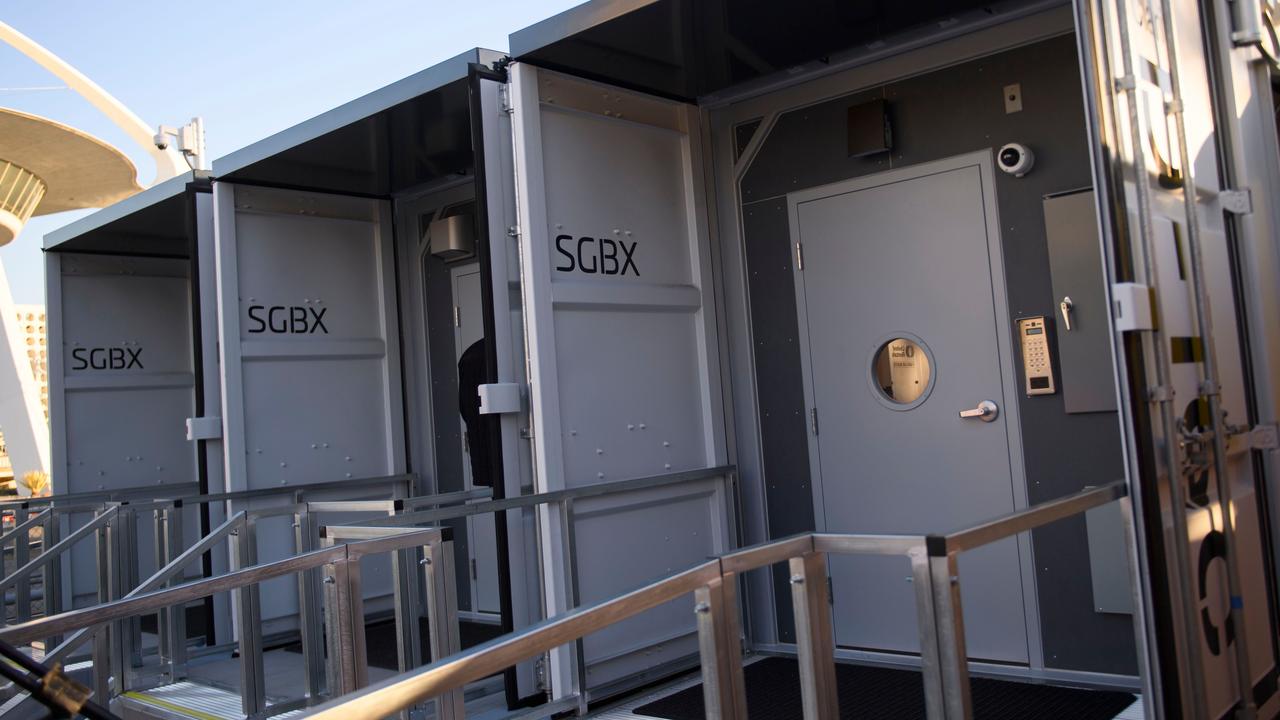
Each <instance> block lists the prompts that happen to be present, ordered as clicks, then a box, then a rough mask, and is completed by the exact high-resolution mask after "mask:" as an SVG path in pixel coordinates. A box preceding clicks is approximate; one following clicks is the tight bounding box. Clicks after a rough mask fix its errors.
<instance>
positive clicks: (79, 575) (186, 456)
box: [47, 253, 198, 603]
mask: <svg viewBox="0 0 1280 720" xmlns="http://www.w3.org/2000/svg"><path fill="white" fill-rule="evenodd" d="M47 258H48V264H47V266H48V271H49V295H50V298H51V300H52V301H51V302H50V304H49V308H48V311H47V314H48V316H49V318H48V319H49V324H48V331H49V343H50V349H51V352H50V355H49V374H50V380H51V382H50V386H51V387H50V414H51V423H52V426H53V429H54V436H55V439H56V442H55V445H54V448H55V465H54V468H53V473H52V475H53V482H54V488H55V489H56V491H57V492H59V493H79V492H97V491H104V490H117V489H124V488H132V487H139V486H150V485H154V486H155V487H156V489H157V494H158V495H163V494H164V492H165V490H164V488H165V486H172V487H173V488H174V493H175V494H182V493H191V492H194V489H195V487H196V486H195V483H197V482H198V477H197V465H196V456H195V453H194V452H193V448H192V446H191V443H189V442H187V440H186V432H185V427H186V418H188V417H190V416H191V415H192V414H193V412H194V407H195V405H194V403H195V394H194V392H195V391H194V378H193V374H192V369H193V363H192V335H191V302H190V291H191V280H190V277H189V264H188V261H187V260H186V259H184V258H157V257H139V256H118V255H89V254H79V253H77V254H72V253H50V254H49V255H48V256H47ZM55 346H56V348H57V351H56V352H52V349H53V348H54V347H55ZM88 519H89V518H88V516H75V517H72V518H71V520H70V522H71V526H72V527H78V526H79V525H80V524H82V523H83V522H86V521H87V520H88ZM146 519H147V520H149V516H148V518H146ZM194 523H195V516H194V514H192V515H191V517H189V518H188V522H187V526H188V527H189V528H190V530H189V532H188V535H191V534H192V533H194V532H195V531H196V528H197V527H198V526H196V525H195V524H194ZM139 526H140V527H141V528H142V529H143V532H142V534H141V535H140V537H139V545H138V557H139V559H140V572H141V573H143V574H145V573H147V572H148V571H150V570H152V569H153V568H154V562H153V560H154V557H153V549H152V548H153V547H154V545H153V541H152V539H151V536H150V524H149V522H140V523H139ZM96 565H97V563H96V559H95V555H94V550H93V543H92V542H89V541H86V542H82V543H79V544H78V545H77V546H76V547H75V548H74V549H73V550H72V554H71V568H72V569H71V571H70V581H71V582H70V586H69V597H65V598H64V601H67V600H70V601H71V602H77V603H86V602H92V601H94V599H95V597H96V595H95V594H96V592H97V587H98V572H97V567H96Z"/></svg>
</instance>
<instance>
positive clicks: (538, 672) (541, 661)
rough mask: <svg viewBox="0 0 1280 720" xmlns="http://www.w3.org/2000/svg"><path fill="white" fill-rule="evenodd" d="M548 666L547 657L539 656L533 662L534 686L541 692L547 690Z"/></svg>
mask: <svg viewBox="0 0 1280 720" xmlns="http://www.w3.org/2000/svg"><path fill="white" fill-rule="evenodd" d="M547 664H548V656H547V655H539V656H538V658H537V659H536V660H534V661H533V680H534V685H536V686H537V688H538V689H539V690H546V689H547Z"/></svg>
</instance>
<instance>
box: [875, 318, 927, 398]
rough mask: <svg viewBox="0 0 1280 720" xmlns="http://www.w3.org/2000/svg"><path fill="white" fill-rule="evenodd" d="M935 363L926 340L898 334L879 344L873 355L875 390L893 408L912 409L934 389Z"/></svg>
mask: <svg viewBox="0 0 1280 720" xmlns="http://www.w3.org/2000/svg"><path fill="white" fill-rule="evenodd" d="M934 373H935V363H934V360H933V353H932V352H930V350H929V347H928V346H927V345H925V344H924V341H923V340H921V339H920V338H918V337H916V336H914V335H912V334H910V333H895V334H893V335H890V336H889V337H887V338H884V339H882V340H881V341H880V342H878V343H877V344H876V350H875V352H874V353H873V354H872V357H871V377H870V380H871V388H872V393H873V394H874V395H875V397H876V399H877V400H879V401H880V403H881V404H882V405H884V406H885V407H887V408H889V409H890V410H910V409H912V408H914V407H917V406H919V405H920V403H923V402H924V401H925V400H927V399H928V398H929V393H930V392H932V391H933V380H934Z"/></svg>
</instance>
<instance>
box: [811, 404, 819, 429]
mask: <svg viewBox="0 0 1280 720" xmlns="http://www.w3.org/2000/svg"><path fill="white" fill-rule="evenodd" d="M809 425H810V427H811V428H812V429H813V434H814V435H817V434H818V408H816V407H815V408H810V409H809Z"/></svg>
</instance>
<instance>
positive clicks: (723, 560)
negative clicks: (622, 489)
mask: <svg viewBox="0 0 1280 720" xmlns="http://www.w3.org/2000/svg"><path fill="white" fill-rule="evenodd" d="M530 497H537V496H530ZM1115 501H1119V502H1120V504H1121V515H1122V516H1123V518H1124V522H1125V525H1126V532H1125V536H1126V542H1127V543H1128V544H1129V548H1128V550H1129V554H1130V556H1132V555H1133V552H1134V550H1133V547H1132V540H1133V525H1132V507H1131V504H1130V500H1129V498H1128V496H1127V487H1126V485H1125V483H1124V482H1123V481H1117V482H1114V483H1111V484H1109V485H1105V486H1102V487H1097V488H1086V489H1085V490H1083V491H1081V492H1080V493H1078V494H1076V495H1072V496H1069V497H1065V498H1062V499H1059V500H1054V501H1051V502H1047V503H1042V504H1040V505H1037V506H1035V507H1032V508H1029V509H1027V510H1023V511H1020V512H1016V513H1012V514H1010V515H1007V516H1004V517H1001V518H998V519H995V520H992V521H989V522H985V523H981V524H979V525H976V526H973V527H970V528H966V529H964V530H960V531H958V532H953V533H950V534H946V535H855V534H831V533H809V534H805V535H800V536H796V537H792V538H787V539H783V540H777V541H773V542H769V543H765V544H763V545H758V546H755V547H751V548H746V549H743V550H738V551H736V552H732V553H728V554H726V555H723V556H721V557H718V558H715V559H713V560H710V561H708V562H704V563H701V564H699V565H696V566H694V567H692V568H689V569H687V570H684V571H682V572H678V573H675V574H673V575H671V576H669V577H667V578H665V579H662V580H659V581H657V582H653V583H650V584H648V585H645V586H643V587H641V588H638V589H636V590H633V591H631V592H629V593H626V594H624V595H620V596H617V597H614V598H611V599H608V600H604V601H601V602H597V603H593V604H591V605H587V606H583V607H579V608H576V609H574V610H571V611H569V612H567V613H564V614H561V615H559V616H555V617H551V618H547V619H546V620H543V621H542V622H540V623H537V624H535V625H533V626H531V627H529V628H526V629H524V630H521V631H519V632H515V633H512V634H509V635H505V636H503V637H500V638H496V639H494V640H491V641H489V642H487V643H484V644H482V645H479V646H476V647H474V648H471V649H469V650H467V651H465V652H462V653H459V654H457V655H455V656H453V657H449V658H445V659H443V660H440V661H437V662H434V663H432V664H430V665H427V666H425V667H422V668H419V669H417V670H414V671H412V672H409V673H405V674H402V675H400V676H397V677H393V678H390V679H388V680H385V681H383V682H380V683H378V684H376V685H373V686H371V687H368V688H366V689H363V690H360V691H358V692H356V693H353V694H351V695H348V696H346V697H341V698H337V699H335V700H332V701H330V702H329V703H326V704H325V705H323V706H321V707H319V708H316V709H315V710H314V711H313V712H312V713H310V715H309V716H310V717H313V718H317V719H318V720H375V719H376V718H382V717H386V716H389V715H394V714H396V713H398V712H401V711H403V710H404V709H405V708H408V707H411V706H413V705H415V704H417V703H421V702H423V701H425V700H427V699H430V698H432V697H437V696H440V695H442V694H447V693H456V692H458V691H459V690H460V689H461V688H462V687H463V686H465V685H466V683H469V682H473V681H475V680H479V679H481V678H483V677H487V676H488V675H491V674H493V673H496V672H499V671H501V670H503V669H505V668H507V667H510V666H512V665H515V664H516V663H518V662H521V661H523V660H527V659H529V658H531V657H534V656H537V655H540V654H542V653H545V652H548V651H550V650H552V649H554V648H557V647H561V646H564V645H567V644H569V643H575V642H578V641H580V640H581V639H582V638H583V637H584V636H586V635H589V634H591V633H594V632H597V631H600V630H602V629H604V628H607V627H609V626H611V625H614V624H616V623H618V622H621V621H623V620H626V619H628V618H631V617H634V616H636V615H638V614H640V613H642V612H645V611H647V610H650V609H653V608H655V607H658V606H659V605H662V604H664V603H667V602H670V601H672V600H676V599H678V598H681V597H684V596H687V595H689V594H693V595H694V599H695V605H694V611H695V613H696V614H697V627H698V637H699V650H700V657H701V665H702V680H703V697H704V700H705V707H706V717H707V718H713V719H718V718H734V719H741V720H746V718H747V705H746V691H745V686H744V680H743V674H742V646H741V631H740V622H739V608H738V600H737V587H738V575H740V574H742V573H744V572H747V571H749V570H755V569H758V568H763V567H767V566H770V565H773V564H775V563H780V562H787V563H788V564H789V566H790V570H791V577H790V581H791V588H792V600H793V603H794V607H795V616H796V650H797V654H798V656H799V666H800V684H801V696H802V698H803V714H804V717H805V718H807V719H809V720H814V719H821V720H835V718H838V717H839V701H838V698H837V696H836V680H835V654H834V637H833V628H832V622H831V606H830V604H829V603H828V602H827V594H826V593H827V583H826V578H827V556H828V555H831V554H837V555H845V554H874V555H897V556H905V557H907V558H908V559H909V560H910V563H911V573H912V580H913V583H912V584H913V586H914V592H915V597H916V614H917V620H918V628H917V629H918V632H919V637H920V648H921V672H922V677H923V684H924V695H925V708H926V716H927V717H928V718H929V720H968V719H969V718H971V717H972V714H973V710H972V702H971V699H970V694H969V671H968V656H967V654H966V651H965V634H964V623H963V609H962V606H961V602H960V573H959V566H958V563H957V559H958V555H959V554H960V553H962V552H966V551H969V550H973V549H975V548H978V547H982V546H984V545H988V544H990V543H993V542H996V541H998V540H1001V539H1004V538H1007V537H1011V536H1014V535H1017V534H1018V533H1022V532H1027V531H1030V530H1033V529H1035V528H1038V527H1041V526H1044V525H1047V524H1049V523H1052V522H1056V521H1058V520H1062V519H1064V518H1067V517H1072V516H1075V515H1078V514H1080V513H1083V512H1085V511H1087V510H1090V509H1093V508H1096V507H1101V506H1103V505H1106V504H1108V503H1111V502H1115ZM497 502H502V501H497ZM1133 567H1134V564H1133V563H1130V572H1131V577H1130V580H1131V587H1134V588H1136V587H1137V586H1136V583H1135V582H1134V578H1133V577H1132V572H1133V569H1132V568H1133ZM1135 601H1136V598H1135ZM1134 632H1135V635H1136V637H1137V639H1138V643H1139V649H1140V650H1141V647H1142V643H1143V640H1144V638H1143V636H1142V630H1141V628H1135V630H1134ZM0 639H3V633H0ZM579 708H580V709H581V704H579Z"/></svg>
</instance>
